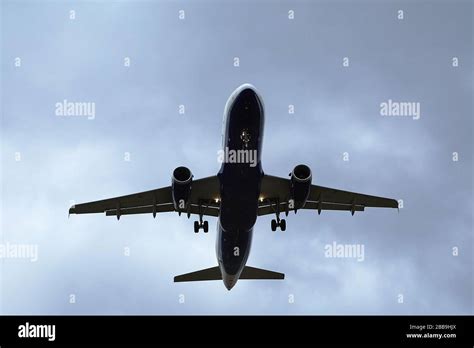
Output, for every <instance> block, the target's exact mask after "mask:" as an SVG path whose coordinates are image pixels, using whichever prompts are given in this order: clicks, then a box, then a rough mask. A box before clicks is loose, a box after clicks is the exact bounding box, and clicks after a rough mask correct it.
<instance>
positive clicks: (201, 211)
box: [194, 202, 209, 233]
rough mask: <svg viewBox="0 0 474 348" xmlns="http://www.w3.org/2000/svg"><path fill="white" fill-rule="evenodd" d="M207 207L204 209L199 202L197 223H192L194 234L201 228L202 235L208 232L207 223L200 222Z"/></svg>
mask: <svg viewBox="0 0 474 348" xmlns="http://www.w3.org/2000/svg"><path fill="white" fill-rule="evenodd" d="M207 207H208V206H206V207H205V208H204V207H203V203H202V202H199V221H194V233H198V232H199V230H200V229H201V228H202V230H203V231H204V233H207V232H209V223H208V222H207V221H203V220H202V217H203V215H204V212H205V210H206V208H207Z"/></svg>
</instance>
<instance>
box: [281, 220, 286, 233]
mask: <svg viewBox="0 0 474 348" xmlns="http://www.w3.org/2000/svg"><path fill="white" fill-rule="evenodd" d="M280 230H282V232H285V230H286V220H285V219H281V221H280Z"/></svg>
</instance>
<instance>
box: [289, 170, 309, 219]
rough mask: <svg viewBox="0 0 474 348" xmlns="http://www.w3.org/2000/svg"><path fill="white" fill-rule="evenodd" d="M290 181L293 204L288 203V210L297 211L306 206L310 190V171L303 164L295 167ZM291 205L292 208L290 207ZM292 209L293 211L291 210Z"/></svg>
mask: <svg viewBox="0 0 474 348" xmlns="http://www.w3.org/2000/svg"><path fill="white" fill-rule="evenodd" d="M290 176H291V179H290V182H291V187H290V192H291V199H292V200H293V202H290V206H289V207H290V210H293V209H294V210H295V211H296V210H298V209H300V208H302V207H304V205H305V204H306V200H307V199H308V196H309V192H310V190H311V180H312V174H311V169H309V167H308V166H306V165H304V164H300V165H297V166H296V167H295V168H294V169H293V171H292V172H291V174H290ZM291 203H293V205H294V206H293V207H291ZM291 208H293V209H291Z"/></svg>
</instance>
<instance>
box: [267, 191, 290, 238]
mask: <svg viewBox="0 0 474 348" xmlns="http://www.w3.org/2000/svg"><path fill="white" fill-rule="evenodd" d="M270 204H271V206H272V208H273V203H272V202H271V203H270ZM275 207H276V208H274V209H273V211H274V212H275V215H276V219H272V223H271V227H272V231H273V232H275V231H276V230H277V228H278V227H279V228H280V230H281V231H282V232H284V231H286V220H285V219H280V200H279V199H277V200H276V202H275ZM287 215H288V214H287Z"/></svg>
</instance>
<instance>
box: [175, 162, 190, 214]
mask: <svg viewBox="0 0 474 348" xmlns="http://www.w3.org/2000/svg"><path fill="white" fill-rule="evenodd" d="M192 182H193V174H192V173H191V171H190V170H189V169H188V168H186V167H178V168H176V169H175V170H174V171H173V177H172V178H171V191H172V195H173V204H174V209H175V210H177V211H180V212H181V211H186V209H187V207H188V201H189V198H190V196H191V184H192Z"/></svg>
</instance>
